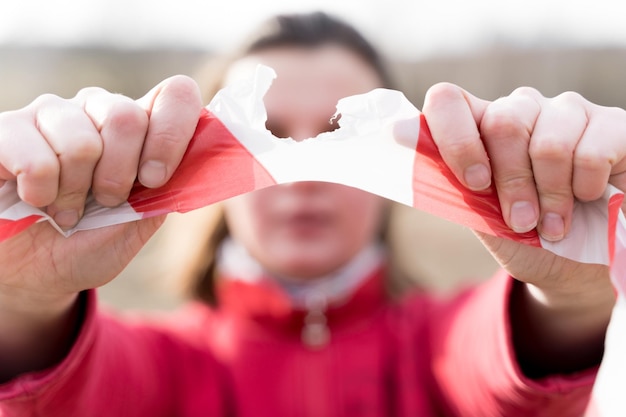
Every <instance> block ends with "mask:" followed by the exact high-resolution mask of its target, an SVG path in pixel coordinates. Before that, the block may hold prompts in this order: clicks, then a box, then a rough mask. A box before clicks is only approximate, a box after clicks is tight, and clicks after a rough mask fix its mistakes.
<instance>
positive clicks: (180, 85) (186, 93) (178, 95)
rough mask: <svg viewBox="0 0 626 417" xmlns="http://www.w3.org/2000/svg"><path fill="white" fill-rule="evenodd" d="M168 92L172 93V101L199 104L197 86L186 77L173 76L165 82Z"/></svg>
mask: <svg viewBox="0 0 626 417" xmlns="http://www.w3.org/2000/svg"><path fill="white" fill-rule="evenodd" d="M166 88H167V89H168V90H171V91H172V92H173V99H174V100H176V101H180V102H190V101H193V104H196V103H199V102H200V101H201V99H200V90H199V88H198V84H197V83H196V82H195V81H194V80H193V79H192V78H191V77H189V76H187V75H174V76H172V77H170V78H169V79H168V80H167V87H166Z"/></svg>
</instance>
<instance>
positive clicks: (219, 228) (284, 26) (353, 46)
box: [182, 12, 408, 305]
mask: <svg viewBox="0 0 626 417" xmlns="http://www.w3.org/2000/svg"><path fill="white" fill-rule="evenodd" d="M328 44H332V45H338V46H341V47H345V48H346V49H347V50H349V51H352V52H354V53H355V54H357V56H359V57H360V58H362V59H363V61H364V62H365V63H366V64H368V65H370V66H371V67H372V68H373V69H374V70H375V71H376V73H377V74H378V75H379V77H380V81H381V87H385V88H391V87H392V82H391V78H390V76H389V73H388V71H387V68H386V67H385V65H384V63H383V59H382V58H381V56H380V55H379V54H378V52H377V51H376V49H375V48H374V47H373V46H372V44H370V43H369V42H368V41H367V40H366V39H365V38H364V37H363V36H362V35H361V34H360V33H359V32H358V31H357V30H356V29H355V28H354V27H352V26H350V25H349V24H347V23H345V22H343V21H341V20H339V19H337V18H335V17H331V16H329V15H328V14H325V13H322V12H315V13H308V14H291V15H279V16H276V17H274V18H272V19H270V20H268V21H267V22H266V23H265V24H264V25H263V26H261V28H260V30H259V31H258V32H257V33H256V35H255V36H254V37H252V38H251V39H250V40H249V42H248V43H247V44H245V45H244V46H243V48H241V49H240V50H238V51H237V53H236V54H233V55H231V56H229V57H226V59H222V60H221V61H220V62H219V64H218V65H216V63H215V61H213V62H212V64H211V65H212V66H211V68H210V70H208V71H207V70H205V71H204V74H201V75H203V76H204V77H205V80H204V81H207V79H206V75H207V74H208V75H209V76H210V77H211V80H208V81H210V82H205V83H204V86H205V88H204V91H205V93H206V94H207V95H208V96H213V95H214V94H215V92H216V91H217V89H219V88H221V87H222V85H223V80H224V75H225V73H226V70H227V68H228V66H229V65H230V64H231V63H232V62H233V61H235V60H237V59H239V58H241V57H245V56H247V55H250V54H253V53H255V52H260V51H264V50H268V49H274V48H280V47H298V48H317V47H320V46H325V45H328ZM200 84H201V85H202V84H203V83H202V79H200ZM209 210H212V212H213V214H212V217H213V221H212V223H211V224H212V226H211V227H210V228H209V229H210V230H209V234H208V235H207V236H206V238H205V240H204V243H201V244H200V245H199V246H196V247H195V248H193V250H194V254H193V255H192V259H191V264H190V265H186V266H185V268H187V269H186V270H183V271H182V272H183V275H184V278H185V279H186V281H187V288H186V292H187V293H188V294H189V295H191V296H192V297H193V298H195V299H199V300H202V301H204V302H207V303H209V304H212V305H214V304H215V303H216V302H217V300H216V299H215V293H214V281H215V276H214V275H215V255H216V251H217V249H218V247H219V245H220V243H221V242H222V240H223V239H224V238H225V237H226V236H228V228H227V226H226V222H225V219H224V216H223V213H221V212H220V210H221V208H220V207H219V206H216V207H213V208H212V209H209ZM216 213H217V214H216ZM382 223H383V224H382V225H381V226H382V227H381V239H382V240H383V241H384V240H386V237H385V234H386V230H387V226H388V216H387V215H385V218H384V219H383V221H382ZM197 231H198V227H195V228H194V233H197ZM196 243H199V242H196ZM396 269H397V268H391V270H392V271H393V273H394V275H396V276H400V275H403V274H401V272H400V271H399V270H396ZM399 282H400V283H404V284H402V285H400V286H399V285H398V283H399ZM406 282H408V280H406V279H394V280H393V282H392V283H391V284H390V286H391V292H396V291H395V290H396V289H398V288H400V287H406Z"/></svg>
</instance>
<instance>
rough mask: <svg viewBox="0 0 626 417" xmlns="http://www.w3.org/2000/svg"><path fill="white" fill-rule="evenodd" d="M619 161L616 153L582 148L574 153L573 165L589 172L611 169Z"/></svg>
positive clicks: (592, 147)
mask: <svg viewBox="0 0 626 417" xmlns="http://www.w3.org/2000/svg"><path fill="white" fill-rule="evenodd" d="M617 160H618V156H617V154H615V152H614V151H610V150H608V149H604V148H601V147H594V146H584V147H583V146H580V147H578V148H577V149H576V152H575V153H574V157H573V164H574V167H575V168H576V169H582V170H584V171H585V172H588V171H598V170H601V169H606V168H608V169H610V166H611V165H613V163H614V162H615V161H617Z"/></svg>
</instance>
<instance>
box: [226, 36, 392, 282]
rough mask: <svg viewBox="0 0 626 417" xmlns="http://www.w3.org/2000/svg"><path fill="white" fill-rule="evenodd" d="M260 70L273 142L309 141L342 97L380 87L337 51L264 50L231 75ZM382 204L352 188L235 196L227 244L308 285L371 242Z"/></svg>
mask: <svg viewBox="0 0 626 417" xmlns="http://www.w3.org/2000/svg"><path fill="white" fill-rule="evenodd" d="M258 63H262V64H265V65H268V66H270V67H272V68H274V70H276V72H277V74H278V78H277V79H276V81H275V82H274V84H273V85H272V87H271V88H270V90H269V92H268V94H267V95H266V97H265V104H266V109H267V113H268V122H267V127H268V129H269V130H270V131H272V133H273V134H274V135H275V136H278V137H292V138H293V139H295V140H302V139H306V138H310V137H315V136H317V135H318V134H319V133H321V132H322V131H327V130H329V129H331V125H330V124H329V119H330V118H331V116H332V115H333V113H334V112H335V106H336V104H337V101H338V100H339V99H340V98H342V97H346V96H349V95H354V94H360V93H364V92H367V91H369V90H371V89H373V88H376V87H379V86H380V79H379V77H378V76H377V75H376V73H375V72H374V71H373V70H372V69H371V68H370V67H369V66H368V65H367V64H365V63H364V62H363V61H361V59H360V58H358V57H357V56H355V55H353V53H352V52H350V51H348V50H346V49H343V48H340V47H335V46H325V47H321V48H316V49H303V48H280V49H273V50H268V51H263V52H260V53H257V54H255V55H253V56H250V57H247V58H245V59H243V60H241V61H239V62H237V63H235V64H234V65H233V67H232V69H231V75H233V74H234V73H237V75H241V72H243V71H252V70H253V68H254V67H255V66H256V64H258ZM321 169H323V168H321ZM384 204H385V203H384V200H383V199H381V198H379V197H377V196H374V195H372V194H368V193H366V192H364V191H361V190H358V189H354V188H349V187H345V186H342V185H338V184H331V183H322V182H301V183H294V184H286V185H279V186H274V187H271V188H267V189H263V190H259V191H255V192H253V193H249V194H246V195H243V196H239V197H236V198H234V199H231V200H229V201H227V202H225V211H226V220H227V222H228V226H229V229H230V231H231V235H232V236H233V238H234V239H236V240H237V241H239V242H240V243H241V244H243V245H244V246H245V247H246V248H247V250H248V251H249V252H250V253H251V254H252V256H254V257H255V258H256V259H257V260H258V261H259V262H260V263H261V264H262V265H263V266H264V267H265V268H267V269H268V270H270V271H271V272H273V273H276V274H280V275H285V276H289V277H294V278H299V279H307V278H313V277H317V276H321V275H324V274H328V273H330V272H332V271H334V270H336V269H338V268H339V267H341V266H342V265H344V264H345V263H346V262H348V261H349V260H350V259H351V258H352V257H353V256H354V255H355V254H356V253H357V252H358V251H359V250H360V249H362V248H363V247H364V246H365V245H367V244H368V243H369V242H371V241H372V240H373V239H374V238H375V236H376V234H377V232H378V228H379V222H380V219H381V214H382V213H381V211H382V209H383V206H384Z"/></svg>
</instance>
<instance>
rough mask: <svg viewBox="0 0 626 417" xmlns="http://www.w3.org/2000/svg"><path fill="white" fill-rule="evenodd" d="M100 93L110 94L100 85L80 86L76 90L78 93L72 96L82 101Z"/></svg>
mask: <svg viewBox="0 0 626 417" xmlns="http://www.w3.org/2000/svg"><path fill="white" fill-rule="evenodd" d="M102 94H110V93H109V92H108V91H107V90H105V89H104V88H101V87H85V88H81V89H80V90H79V91H78V93H76V96H75V97H74V98H75V99H77V100H78V101H81V102H82V101H84V100H86V99H87V98H88V97H93V96H98V95H102Z"/></svg>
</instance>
